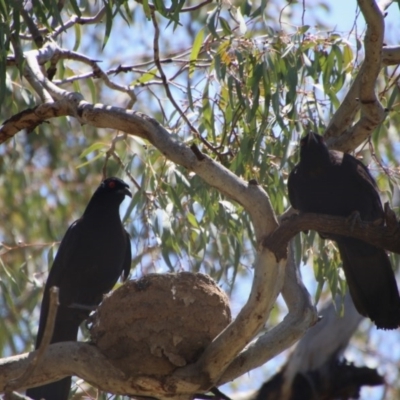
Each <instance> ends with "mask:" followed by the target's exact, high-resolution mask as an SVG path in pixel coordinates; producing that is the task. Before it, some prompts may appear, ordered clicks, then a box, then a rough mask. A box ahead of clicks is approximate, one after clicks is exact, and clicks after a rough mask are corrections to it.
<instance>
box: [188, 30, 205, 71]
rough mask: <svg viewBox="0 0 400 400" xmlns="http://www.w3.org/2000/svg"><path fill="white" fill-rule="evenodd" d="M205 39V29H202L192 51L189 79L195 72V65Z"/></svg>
mask: <svg viewBox="0 0 400 400" xmlns="http://www.w3.org/2000/svg"><path fill="white" fill-rule="evenodd" d="M203 38H204V29H200V30H199V32H198V33H197V35H196V38H195V39H194V42H193V47H192V51H191V53H190V58H189V61H190V66H189V77H192V75H193V72H194V71H195V66H196V65H195V63H196V60H197V56H198V55H199V52H200V49H201V46H202V44H203Z"/></svg>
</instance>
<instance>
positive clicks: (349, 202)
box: [288, 133, 400, 329]
mask: <svg viewBox="0 0 400 400" xmlns="http://www.w3.org/2000/svg"><path fill="white" fill-rule="evenodd" d="M288 189H289V199H290V202H291V204H292V206H293V207H294V208H295V209H297V210H300V211H304V212H313V213H321V214H330V215H337V216H343V217H349V216H351V215H352V214H353V213H354V212H358V213H359V216H360V218H361V219H362V220H364V221H376V220H379V219H380V220H382V223H383V218H384V211H383V208H382V204H381V200H380V198H379V193H378V189H377V187H376V184H375V181H374V179H373V178H372V176H371V175H370V173H369V171H368V169H367V168H366V167H365V166H364V165H363V164H362V163H361V162H360V161H358V160H357V159H356V158H354V157H353V156H351V155H349V154H343V153H340V152H337V151H333V150H329V149H328V147H327V146H326V144H325V141H324V139H323V138H322V136H320V135H317V134H313V133H309V134H307V135H306V136H305V137H303V138H302V139H301V142H300V162H299V163H298V164H297V165H296V166H295V168H294V169H293V170H292V171H291V173H290V175H289V180H288ZM349 229H351V228H350V227H349ZM319 233H320V235H321V236H322V237H325V238H326V237H329V238H330V239H333V240H335V241H336V243H337V246H338V248H339V252H340V256H341V259H342V263H343V269H344V272H345V276H346V281H347V284H348V287H349V290H350V294H351V297H352V299H353V302H354V305H355V306H356V308H357V310H358V312H359V313H360V314H362V315H364V316H366V317H369V318H370V319H371V320H372V321H374V322H375V324H376V326H377V327H378V328H382V329H396V328H397V327H398V326H399V325H400V297H399V292H398V288H397V283H396V279H395V276H394V273H393V270H392V267H391V264H390V260H389V257H388V255H387V254H386V252H385V251H384V250H383V249H380V248H378V247H375V246H372V245H370V244H368V243H366V242H363V241H361V240H358V239H354V238H351V237H347V236H339V235H331V234H330V235H326V234H324V233H323V232H319Z"/></svg>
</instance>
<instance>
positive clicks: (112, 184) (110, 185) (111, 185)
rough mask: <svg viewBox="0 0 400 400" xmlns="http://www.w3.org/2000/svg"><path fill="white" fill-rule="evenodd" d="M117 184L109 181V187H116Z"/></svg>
mask: <svg viewBox="0 0 400 400" xmlns="http://www.w3.org/2000/svg"><path fill="white" fill-rule="evenodd" d="M115 185H116V183H115V182H114V181H110V182H108V187H109V188H110V189H114V188H115Z"/></svg>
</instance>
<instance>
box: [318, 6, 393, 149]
mask: <svg viewBox="0 0 400 400" xmlns="http://www.w3.org/2000/svg"><path fill="white" fill-rule="evenodd" d="M358 5H359V7H360V9H361V12H362V13H363V15H364V18H365V21H366V23H367V32H366V35H365V38H364V45H365V59H364V62H363V64H362V67H361V69H360V71H359V72H358V75H357V77H356V79H355V81H354V82H353V84H352V86H351V87H350V89H349V91H348V93H347V95H346V97H345V98H344V100H343V102H342V103H341V105H340V107H339V108H338V110H337V111H336V113H335V115H334V116H333V118H332V119H331V121H330V123H329V125H328V128H327V129H326V132H325V137H326V138H327V139H329V138H330V139H329V140H327V143H328V145H329V146H330V147H331V148H333V149H335V150H340V151H343V152H349V151H352V150H354V149H355V148H356V147H357V146H359V145H360V144H361V143H362V142H363V141H364V140H365V139H366V138H367V137H368V136H369V135H371V132H372V131H373V130H374V129H375V128H376V127H377V126H378V125H379V124H380V123H381V122H382V121H383V120H384V118H385V111H384V108H383V106H382V104H381V103H380V102H379V100H378V98H377V96H376V93H375V86H376V80H377V78H378V75H379V72H380V69H381V67H382V46H383V36H384V31H385V24H384V20H383V14H382V11H381V10H380V8H379V7H378V5H377V4H376V2H375V1H371V0H358ZM359 109H361V117H360V119H359V121H358V122H357V123H356V124H355V125H354V126H352V127H351V128H350V126H351V124H352V123H353V121H354V117H355V115H356V113H357V112H358V110H359ZM344 132H345V133H344Z"/></svg>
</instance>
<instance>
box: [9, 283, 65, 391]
mask: <svg viewBox="0 0 400 400" xmlns="http://www.w3.org/2000/svg"><path fill="white" fill-rule="evenodd" d="M58 292H59V290H58V287H56V286H53V287H52V288H50V304H49V313H48V315H47V320H46V326H45V330H44V334H43V338H42V341H41V342H40V346H39V349H38V350H37V351H35V352H34V353H33V357H32V360H31V361H30V363H29V365H28V367H27V368H26V370H25V372H24V373H23V374H22V375H21V376H20V377H19V378H17V379H14V380H12V381H10V382H8V384H7V385H6V387H5V393H6V394H7V393H11V392H12V391H13V390H16V389H18V388H20V387H22V386H24V383H25V382H26V381H27V380H28V379H29V377H30V376H31V375H32V373H33V372H34V371H35V369H36V368H37V366H38V365H39V364H40V362H41V360H42V359H43V356H44V354H45V351H46V350H47V348H48V347H49V345H50V342H51V338H52V337H53V331H54V324H55V320H56V315H57V308H58Z"/></svg>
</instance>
